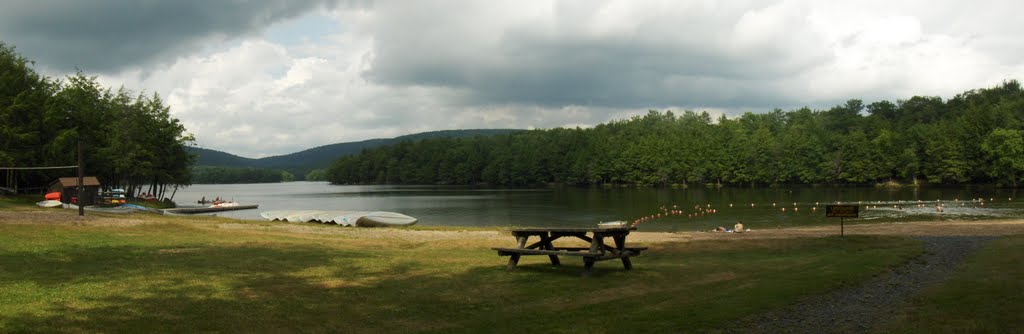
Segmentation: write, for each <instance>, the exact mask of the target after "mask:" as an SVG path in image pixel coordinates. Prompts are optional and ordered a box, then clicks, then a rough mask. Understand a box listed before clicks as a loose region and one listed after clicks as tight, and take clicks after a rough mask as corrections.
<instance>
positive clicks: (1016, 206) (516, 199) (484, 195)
mask: <svg viewBox="0 0 1024 334" xmlns="http://www.w3.org/2000/svg"><path fill="white" fill-rule="evenodd" d="M204 196H205V197H206V198H207V199H212V198H214V197H218V196H219V197H221V198H224V199H229V200H234V201H235V202H238V203H241V204H259V206H260V207H259V209H258V210H242V211H229V212H223V213H219V214H218V215H219V216H223V217H233V218H241V219H262V218H260V216H259V213H260V212H261V211H269V210H351V211H392V212H399V213H403V214H406V215H409V216H413V217H416V218H418V219H419V223H418V224H421V225H450V226H579V227H585V226H594V224H596V223H598V222H602V221H615V220H628V221H632V220H634V219H637V218H640V217H643V216H649V215H653V214H657V213H658V212H659V211H660V210H659V209H660V208H662V207H665V208H667V209H669V210H672V207H673V206H675V207H676V210H681V211H683V214H682V215H675V216H670V217H668V218H660V219H654V220H650V221H646V222H643V223H641V224H640V226H639V229H640V230H641V231H690V230H700V229H711V228H714V227H716V226H726V227H730V228H731V226H732V225H733V224H735V223H736V221H737V220H742V221H743V223H744V225H746V226H747V227H748V228H752V229H759V228H760V229H763V228H776V227H789V226H802V225H814V224H838V223H839V221H838V218H825V213H824V209H825V204H827V203H830V202H831V203H834V202H836V201H840V202H843V203H844V204H858V202H859V204H860V217H861V218H857V219H847V222H849V223H865V222H891V221H911V220H936V221H938V220H950V219H971V220H980V219H998V218H1008V217H1015V218H1019V217H1024V201H1019V200H1018V199H1017V198H1016V197H1017V193H1016V190H1014V189H995V188H990V187H942V188H923V187H922V188H904V189H894V190H889V189H877V188H873V187H861V188H854V187H780V188H767V187H766V188H705V187H696V188H689V189H671V188H608V189H606V188H574V187H553V188H531V189H507V188H477V187H449V186H338V185H330V184H328V183H326V182H289V183H269V184H267V183H264V184H233V185H223V184H217V185H203V184H201V185H193V186H190V187H188V188H185V189H181V190H178V193H177V194H176V195H175V197H174V200H175V201H176V202H177V203H179V205H182V206H185V205H196V204H195V203H196V202H197V201H198V200H199V199H200V198H202V197H204ZM978 198H984V202H980V201H977V199H978ZM936 200H940V201H942V203H943V204H944V205H945V208H944V210H943V212H941V213H940V212H937V210H936V208H935V205H936ZM919 201H920V202H919ZM751 204H753V206H752V205H751ZM897 206H901V207H902V209H900V208H899V207H897ZM695 207H701V208H703V209H704V212H705V213H704V214H703V215H700V214H697V215H694V212H699V211H698V210H696V209H695ZM783 208H785V211H783ZM708 209H713V210H714V211H716V212H715V213H706V212H708ZM687 214H689V215H690V216H689V217H688V216H687Z"/></svg>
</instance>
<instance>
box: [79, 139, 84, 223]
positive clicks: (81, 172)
mask: <svg viewBox="0 0 1024 334" xmlns="http://www.w3.org/2000/svg"><path fill="white" fill-rule="evenodd" d="M84 165H85V164H84V163H82V139H78V216H85V205H84V204H83V203H82V201H83V200H84V198H83V196H84V195H85V184H84V181H83V180H84V179H85V171H84V170H82V168H83V167H82V166H84Z"/></svg>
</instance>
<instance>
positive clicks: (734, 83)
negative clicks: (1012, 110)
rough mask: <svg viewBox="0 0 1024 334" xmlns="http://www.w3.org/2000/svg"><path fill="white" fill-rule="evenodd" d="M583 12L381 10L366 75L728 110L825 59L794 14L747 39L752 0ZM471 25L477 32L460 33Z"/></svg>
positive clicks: (502, 97) (544, 99)
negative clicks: (498, 14) (467, 14)
mask: <svg viewBox="0 0 1024 334" xmlns="http://www.w3.org/2000/svg"><path fill="white" fill-rule="evenodd" d="M755 9H756V8H755ZM589 10H591V9H590V8H586V9H583V10H582V11H583V13H580V11H581V10H577V8H568V9H565V8H557V9H556V10H555V14H554V15H553V16H554V18H553V20H554V21H555V22H554V23H549V22H528V23H526V24H519V25H515V24H513V25H509V26H506V27H504V28H502V29H497V30H490V29H489V28H488V26H487V25H483V26H481V25H480V24H481V22H474V21H471V20H467V19H464V18H452V17H450V16H448V17H446V16H445V15H444V14H443V13H437V12H434V11H431V10H430V9H429V8H424V9H423V10H403V11H399V12H390V13H388V14H389V15H388V16H387V17H386V18H382V20H384V21H385V22H383V23H382V24H380V25H379V29H378V30H377V31H375V36H376V45H375V47H374V50H373V66H372V69H371V70H369V71H367V72H366V73H365V77H366V78H368V79H370V80H372V81H374V82H377V83H381V84H387V85H398V86H402V85H420V86H444V87H450V88H455V89H463V90H466V91H469V92H471V93H470V94H469V95H468V96H469V99H470V100H469V101H465V102H466V103H470V104H506V103H508V104H525V105H539V106H547V107H558V106H565V105H583V106H587V105H590V106H601V107H609V108H636V107H650V106H670V105H676V106H685V105H694V104H700V105H714V106H717V107H725V108H730V107H739V106H746V105H750V104H751V103H752V101H757V102H756V104H757V105H765V104H769V105H779V104H780V103H783V102H784V101H783V100H782V98H781V97H780V96H779V94H778V92H777V88H778V87H777V85H776V84H775V83H771V84H764V81H770V80H773V78H781V77H787V76H792V75H794V73H799V72H801V71H803V70H805V69H807V68H811V67H814V66H817V65H820V64H823V63H825V62H827V61H828V60H829V58H830V55H829V54H828V53H826V52H823V49H821V48H819V49H813V48H807V47H805V46H806V44H807V43H811V44H813V43H818V42H819V41H818V40H815V39H814V36H807V35H802V34H805V32H804V31H803V30H802V29H799V25H800V24H801V22H800V21H799V20H793V22H787V21H785V19H786V17H776V18H775V19H777V20H779V21H782V22H781V23H780V22H772V26H773V27H776V28H778V27H781V28H778V29H779V31H778V32H779V35H771V34H768V35H764V36H755V38H746V37H745V36H743V34H746V33H749V31H746V30H751V28H750V27H749V25H750V24H751V23H750V21H752V20H751V19H750V17H749V15H747V14H749V13H750V11H751V8H736V9H730V8H715V9H703V12H702V11H700V10H696V9H693V10H691V9H689V8H683V9H679V10H678V11H676V12H674V13H666V14H665V15H666V16H667V17H660V16H659V14H658V13H656V12H655V13H646V14H647V15H648V16H647V17H628V18H627V19H631V20H635V21H633V22H635V23H631V24H629V25H627V26H625V27H613V28H608V29H603V28H602V29H590V28H589V27H588V26H589V25H591V24H603V22H601V20H607V19H608V18H607V17H606V16H599V15H597V14H594V13H591V12H587V11H589ZM708 11H713V12H717V14H716V15H717V16H716V15H709V14H708V13H707V12H708ZM485 12H486V10H485ZM723 12H724V13H723ZM477 14H478V15H479V14H480V13H477ZM794 14H795V15H800V13H794ZM486 15H487V14H486V13H484V14H483V16H486ZM624 15H628V14H624ZM612 19H614V18H612ZM398 20H401V22H408V24H400V23H399V22H397V21H398ZM644 20H650V22H646V21H644ZM754 23H755V24H756V23H758V22H754ZM495 24H496V25H500V23H495ZM745 25H746V26H745ZM756 28H757V27H756V26H755V27H753V29H756ZM471 29H477V30H478V31H479V30H483V31H485V32H484V33H473V32H470V33H467V31H473V30H471ZM744 29H746V30H744ZM594 30H598V31H596V32H595V31H594ZM755 32H756V31H755ZM815 46H817V45H815ZM799 49H802V50H799ZM796 50H799V52H795V51H796ZM776 81H777V80H776ZM736 91H743V92H744V93H743V94H742V95H740V94H735V93H733V92H736Z"/></svg>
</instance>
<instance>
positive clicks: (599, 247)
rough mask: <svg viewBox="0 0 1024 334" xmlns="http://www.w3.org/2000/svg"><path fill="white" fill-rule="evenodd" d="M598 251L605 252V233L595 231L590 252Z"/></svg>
mask: <svg viewBox="0 0 1024 334" xmlns="http://www.w3.org/2000/svg"><path fill="white" fill-rule="evenodd" d="M598 251H600V252H601V253H602V254H604V235H601V234H600V233H594V239H592V240H590V253H597V252H598Z"/></svg>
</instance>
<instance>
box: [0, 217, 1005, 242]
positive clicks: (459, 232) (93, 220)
mask: <svg viewBox="0 0 1024 334" xmlns="http://www.w3.org/2000/svg"><path fill="white" fill-rule="evenodd" d="M167 223H179V224H194V225H199V226H207V227H212V228H216V229H220V230H235V231H266V232H285V233H295V234H307V235H347V236H352V237H368V238H389V239H390V238H397V239H405V240H410V241H422V240H446V239H478V240H479V239H494V240H498V242H508V241H509V240H507V239H508V233H507V232H506V230H507V229H508V227H476V226H472V227H470V226H444V227H438V228H436V229H435V228H434V227H433V226H429V227H426V228H423V227H421V226H417V227H414V228H352V227H335V226H331V225H322V224H315V223H286V222H269V221H263V220H234V219H228V218H219V217H207V216H203V217H199V216H161V215H150V214H130V215H123V216H122V215H105V214H90V215H86V216H85V217H79V216H78V215H77V213H75V212H68V211H65V210H43V209H28V210H0V224H32V225H49V224H56V225H64V224H69V225H77V226H106V227H130V226H136V225H141V224H167ZM845 234H848V235H893V236H906V237H918V236H1003V235H1016V234H1024V219H996V220H948V221H938V222H937V221H914V222H891V223H870V224H851V225H847V226H846V227H845ZM834 235H839V226H838V224H822V225H819V226H802V227H786V228H779V229H754V230H752V231H749V232H744V233H716V232H705V231H685V232H647V231H643V229H642V227H641V229H640V230H637V231H634V232H631V233H630V241H631V242H638V243H663V242H689V241H700V240H743V239H781V238H801V237H807V238H821V237H827V236H834Z"/></svg>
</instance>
